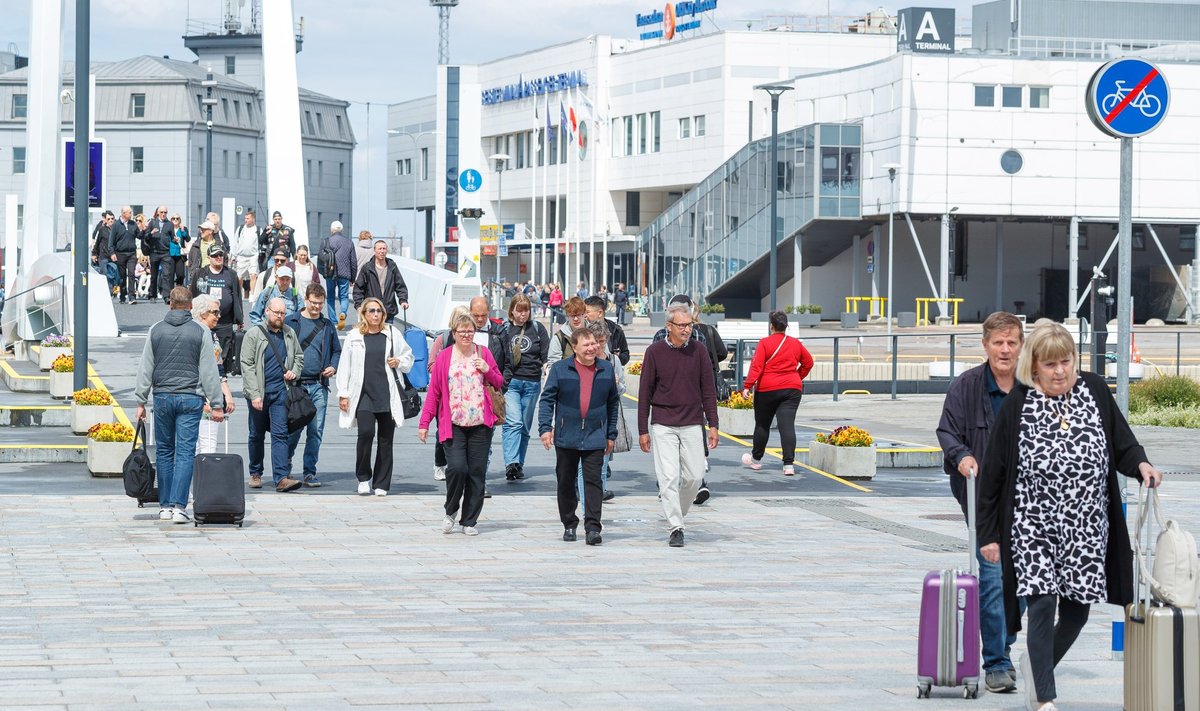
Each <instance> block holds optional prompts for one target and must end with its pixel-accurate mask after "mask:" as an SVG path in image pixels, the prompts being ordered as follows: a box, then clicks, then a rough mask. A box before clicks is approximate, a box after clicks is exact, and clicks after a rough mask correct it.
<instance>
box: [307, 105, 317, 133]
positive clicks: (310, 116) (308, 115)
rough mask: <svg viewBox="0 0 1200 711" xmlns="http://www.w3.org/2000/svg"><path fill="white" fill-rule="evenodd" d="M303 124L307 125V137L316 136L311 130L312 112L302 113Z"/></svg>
mask: <svg viewBox="0 0 1200 711" xmlns="http://www.w3.org/2000/svg"><path fill="white" fill-rule="evenodd" d="M304 123H305V124H307V125H308V135H310V136H313V135H316V133H317V132H316V131H314V130H313V122H312V112H311V111H305V112H304Z"/></svg>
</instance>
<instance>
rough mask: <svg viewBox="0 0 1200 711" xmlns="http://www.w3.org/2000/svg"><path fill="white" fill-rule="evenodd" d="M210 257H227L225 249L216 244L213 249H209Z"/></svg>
mask: <svg viewBox="0 0 1200 711" xmlns="http://www.w3.org/2000/svg"><path fill="white" fill-rule="evenodd" d="M208 256H210V257H224V256H225V249H224V248H223V247H221V245H219V244H214V245H213V246H211V247H209V248H208Z"/></svg>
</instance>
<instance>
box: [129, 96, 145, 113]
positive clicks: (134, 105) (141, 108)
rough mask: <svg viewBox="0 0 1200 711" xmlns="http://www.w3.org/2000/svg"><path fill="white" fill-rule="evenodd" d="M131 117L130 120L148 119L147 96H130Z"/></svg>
mask: <svg viewBox="0 0 1200 711" xmlns="http://www.w3.org/2000/svg"><path fill="white" fill-rule="evenodd" d="M129 117H130V118H146V95H145V94H130V95H129Z"/></svg>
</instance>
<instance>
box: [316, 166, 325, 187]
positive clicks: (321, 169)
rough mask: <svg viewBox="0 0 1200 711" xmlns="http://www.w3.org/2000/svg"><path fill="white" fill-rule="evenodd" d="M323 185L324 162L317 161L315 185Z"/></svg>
mask: <svg viewBox="0 0 1200 711" xmlns="http://www.w3.org/2000/svg"><path fill="white" fill-rule="evenodd" d="M324 184H325V161H323V160H319V161H317V185H324Z"/></svg>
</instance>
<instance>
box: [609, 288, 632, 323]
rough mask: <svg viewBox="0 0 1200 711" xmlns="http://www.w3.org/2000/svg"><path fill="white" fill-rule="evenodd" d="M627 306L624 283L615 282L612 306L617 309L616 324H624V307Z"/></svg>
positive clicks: (627, 299)
mask: <svg viewBox="0 0 1200 711" xmlns="http://www.w3.org/2000/svg"><path fill="white" fill-rule="evenodd" d="M627 306H629V294H628V293H627V292H626V291H625V285H624V284H617V290H616V292H615V293H614V294H613V308H615V309H616V310H617V325H618V326H624V325H625V307H627Z"/></svg>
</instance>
